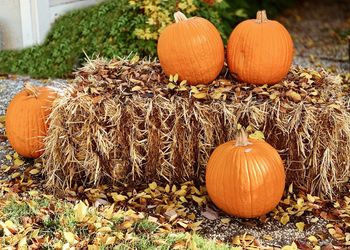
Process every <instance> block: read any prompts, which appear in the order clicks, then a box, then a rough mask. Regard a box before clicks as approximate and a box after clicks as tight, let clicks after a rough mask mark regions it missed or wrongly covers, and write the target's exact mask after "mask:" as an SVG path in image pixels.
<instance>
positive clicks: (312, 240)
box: [307, 235, 318, 245]
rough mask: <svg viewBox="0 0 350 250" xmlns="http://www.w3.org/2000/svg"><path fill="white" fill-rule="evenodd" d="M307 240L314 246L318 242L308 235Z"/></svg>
mask: <svg viewBox="0 0 350 250" xmlns="http://www.w3.org/2000/svg"><path fill="white" fill-rule="evenodd" d="M307 239H308V240H309V241H310V242H311V243H312V244H314V245H316V244H317V242H318V239H317V238H316V237H315V236H313V235H310V236H309V237H308V238H307Z"/></svg>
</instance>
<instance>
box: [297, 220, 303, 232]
mask: <svg viewBox="0 0 350 250" xmlns="http://www.w3.org/2000/svg"><path fill="white" fill-rule="evenodd" d="M295 226H296V227H297V228H298V230H299V232H302V231H304V227H305V223H304V222H297V223H295Z"/></svg>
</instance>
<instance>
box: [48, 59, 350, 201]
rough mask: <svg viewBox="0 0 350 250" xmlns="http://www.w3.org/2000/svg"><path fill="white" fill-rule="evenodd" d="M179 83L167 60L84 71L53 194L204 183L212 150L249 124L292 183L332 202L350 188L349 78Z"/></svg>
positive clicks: (58, 150)
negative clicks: (165, 67) (107, 186)
mask: <svg viewBox="0 0 350 250" xmlns="http://www.w3.org/2000/svg"><path fill="white" fill-rule="evenodd" d="M175 78H176V77H175ZM175 80H176V79H175ZM175 80H172V82H170V81H169V79H167V78H166V77H165V76H164V75H163V73H162V71H161V68H160V66H159V64H158V63H157V62H149V61H140V62H136V63H131V62H128V61H123V60H122V61H116V60H112V61H105V60H102V59H97V60H94V61H90V62H89V63H88V64H87V65H86V66H85V67H83V68H81V69H80V70H79V71H78V72H77V73H76V78H75V81H74V83H73V85H72V86H71V87H69V88H67V89H66V90H65V94H64V95H63V96H62V98H60V99H58V100H57V101H56V103H55V105H54V108H53V112H52V114H51V117H50V119H51V125H50V128H49V131H48V137H47V138H46V151H45V154H44V160H45V171H46V176H47V178H48V179H47V185H48V187H54V188H59V189H62V188H66V187H73V186H78V185H84V186H85V187H88V186H94V185H97V184H100V183H111V184H112V183H113V184H115V183H118V182H122V183H129V184H138V183H141V182H145V181H154V180H158V181H166V182H180V181H184V180H189V179H194V180H199V181H200V182H203V181H204V172H205V167H206V163H207V160H208V158H209V156H210V153H211V152H212V150H213V149H214V148H215V147H216V146H217V145H219V144H221V143H223V142H225V141H228V140H231V139H233V138H234V136H235V133H236V130H237V127H238V126H239V124H241V125H242V126H245V127H247V126H249V127H250V128H251V129H252V130H261V131H263V132H264V134H265V136H266V138H267V141H268V142H269V143H271V144H272V145H273V146H275V147H276V148H277V149H278V150H279V151H280V153H281V155H282V157H283V159H284V160H285V166H286V169H287V179H288V181H289V182H292V181H293V182H294V183H296V184H298V185H300V186H302V187H304V188H305V189H306V190H308V191H311V192H312V193H315V194H319V195H322V196H327V197H332V196H333V195H334V194H335V193H336V192H337V191H339V190H341V189H342V188H343V186H344V183H345V182H346V181H347V176H348V175H349V172H350V125H349V122H348V121H349V120H350V119H349V118H350V116H349V113H348V112H347V110H346V108H345V107H344V105H343V103H344V101H343V95H342V85H341V81H340V80H339V78H337V77H333V76H330V75H328V74H327V73H326V72H324V71H321V72H316V71H313V70H307V69H303V68H294V69H292V70H291V72H290V73H289V74H288V76H287V79H286V80H285V81H283V82H281V83H279V84H277V85H273V86H270V87H268V86H260V87H259V86H254V85H248V84H244V83H238V82H237V81H235V80H234V79H231V77H230V76H228V74H227V71H226V70H225V71H223V74H222V75H221V76H220V77H219V78H218V80H216V81H214V82H213V83H212V84H210V85H209V86H197V87H191V86H188V85H187V84H186V83H185V82H182V83H178V82H175Z"/></svg>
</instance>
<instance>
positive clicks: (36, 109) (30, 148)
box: [5, 84, 56, 158]
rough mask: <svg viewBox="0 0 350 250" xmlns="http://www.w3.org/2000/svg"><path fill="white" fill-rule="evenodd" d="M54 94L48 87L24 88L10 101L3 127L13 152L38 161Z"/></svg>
mask: <svg viewBox="0 0 350 250" xmlns="http://www.w3.org/2000/svg"><path fill="white" fill-rule="evenodd" d="M55 97H56V91H54V90H53V89H52V88H50V87H34V86H32V85H30V84H26V86H25V88H24V89H23V90H22V91H21V92H19V93H18V94H16V95H15V97H14V98H13V99H12V100H11V102H10V104H9V106H8V108H7V111H6V121H5V128H6V134H7V138H8V140H9V142H10V144H11V146H12V147H13V149H14V150H16V152H17V153H18V154H20V155H22V156H24V157H28V158H37V157H39V156H40V155H41V154H42V153H43V149H44V142H43V139H44V137H45V136H46V133H47V128H48V123H47V118H48V115H49V113H50V110H51V106H52V102H53V101H54V99H55Z"/></svg>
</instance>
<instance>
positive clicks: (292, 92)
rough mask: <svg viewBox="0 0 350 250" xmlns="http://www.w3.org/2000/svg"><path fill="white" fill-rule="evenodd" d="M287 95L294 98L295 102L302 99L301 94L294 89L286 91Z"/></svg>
mask: <svg viewBox="0 0 350 250" xmlns="http://www.w3.org/2000/svg"><path fill="white" fill-rule="evenodd" d="M286 96H288V97H289V98H290V99H292V100H293V101H295V102H300V101H301V95H300V94H299V93H297V92H295V91H294V90H291V89H290V90H288V91H287V92H286Z"/></svg>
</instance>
